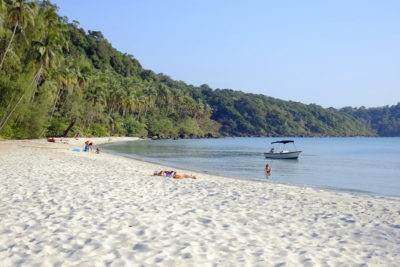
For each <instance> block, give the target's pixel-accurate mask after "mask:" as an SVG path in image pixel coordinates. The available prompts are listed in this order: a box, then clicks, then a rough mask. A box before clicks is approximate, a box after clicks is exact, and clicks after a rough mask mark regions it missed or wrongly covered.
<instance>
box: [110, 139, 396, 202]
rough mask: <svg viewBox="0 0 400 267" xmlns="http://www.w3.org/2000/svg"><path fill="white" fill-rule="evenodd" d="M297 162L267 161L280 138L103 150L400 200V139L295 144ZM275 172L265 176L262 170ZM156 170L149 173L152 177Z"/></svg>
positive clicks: (301, 141)
mask: <svg viewBox="0 0 400 267" xmlns="http://www.w3.org/2000/svg"><path fill="white" fill-rule="evenodd" d="M291 139H293V140H295V141H296V146H297V148H298V149H299V150H302V151H304V152H303V154H302V155H301V156H300V158H299V159H298V160H273V159H265V158H264V155H263V153H264V152H266V151H268V150H269V148H270V143H271V142H272V141H276V140H279V138H261V137H260V138H253V137H252V138H221V139H186V140H158V141H135V142H127V143H121V144H109V145H106V146H104V147H103V149H104V150H106V151H109V152H113V153H119V154H123V155H125V156H129V157H133V158H138V159H142V160H147V161H151V162H156V163H161V164H165V165H168V166H172V167H179V168H185V169H189V170H193V171H197V172H206V173H211V174H218V175H223V176H229V177H235V178H240V179H248V180H259V181H266V182H278V183H289V184H297V185H311V186H317V187H322V188H329V189H335V190H345V191H351V192H359V193H367V194H372V195H380V196H396V197H400V138H291ZM266 163H268V164H270V165H271V166H272V174H271V175H270V176H266V175H265V172H264V166H265V164H266ZM152 172H153V170H149V173H152Z"/></svg>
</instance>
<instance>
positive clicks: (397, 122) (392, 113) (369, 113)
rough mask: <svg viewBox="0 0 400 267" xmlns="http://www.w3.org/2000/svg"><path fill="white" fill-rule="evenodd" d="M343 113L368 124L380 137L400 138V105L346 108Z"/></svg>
mask: <svg viewBox="0 0 400 267" xmlns="http://www.w3.org/2000/svg"><path fill="white" fill-rule="evenodd" d="M341 111H343V112H346V113H348V114H350V115H352V116H354V117H356V118H357V119H360V120H362V121H364V122H366V123H368V125H369V126H370V127H371V128H373V129H375V130H376V131H377V133H378V135H379V136H400V103H397V105H394V106H384V107H379V108H368V109H367V108H365V107H360V108H351V107H345V108H342V109H341Z"/></svg>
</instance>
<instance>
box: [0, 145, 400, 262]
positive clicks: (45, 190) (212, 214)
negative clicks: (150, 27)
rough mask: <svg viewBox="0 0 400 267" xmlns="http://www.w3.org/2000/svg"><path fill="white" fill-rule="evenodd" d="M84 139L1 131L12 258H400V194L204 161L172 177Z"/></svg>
mask: <svg viewBox="0 0 400 267" xmlns="http://www.w3.org/2000/svg"><path fill="white" fill-rule="evenodd" d="M92 140H93V141H94V145H95V146H96V145H98V144H100V143H104V142H108V138H102V139H101V138H94V139H92ZM125 140H133V139H129V138H112V141H125ZM84 141H85V140H84V139H83V138H81V139H79V140H75V139H69V144H68V145H67V144H62V143H48V142H46V141H45V140H23V141H1V142H0V169H1V172H0V201H1V205H0V221H1V224H0V263H1V266H15V265H29V266H30V265H35V264H39V265H46V264H47V265H51V266H53V265H58V264H61V263H62V264H64V265H66V266H71V265H80V266H82V265H83V266H93V265H105V264H110V265H112V266H123V265H126V266H131V265H132V264H135V265H137V264H144V265H157V266H171V265H174V266H182V265H183V266H198V265H201V266H211V265H213V264H219V265H235V266H238V265H239V266H244V265H247V266H248V265H250V266H257V265H259V266H283V265H284V264H286V265H289V266H298V265H306V266H312V265H326V266H337V265H346V266H347V265H362V264H366V265H370V266H395V265H396V264H397V262H400V252H399V248H400V200H399V199H393V198H387V197H371V196H363V195H353V194H348V193H342V192H331V191H324V190H319V189H315V188H308V187H300V186H293V185H282V184H269V183H258V182H254V181H251V182H249V181H245V180H238V179H230V178H223V177H218V176H213V175H209V174H204V173H194V174H196V175H197V176H198V179H196V180H192V179H187V180H186V179H185V180H172V179H166V178H163V177H157V176H152V175H151V174H152V173H153V171H154V170H157V169H160V168H164V166H160V165H157V164H153V163H148V162H142V161H139V160H135V159H131V158H129V159H128V158H124V157H120V156H115V155H112V154H107V153H101V154H98V155H97V154H95V153H83V152H73V151H71V149H72V148H82V147H83V142H84Z"/></svg>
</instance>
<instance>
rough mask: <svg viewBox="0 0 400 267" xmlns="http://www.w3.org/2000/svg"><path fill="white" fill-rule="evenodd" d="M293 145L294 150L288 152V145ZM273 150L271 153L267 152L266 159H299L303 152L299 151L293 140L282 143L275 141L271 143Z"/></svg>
mask: <svg viewBox="0 0 400 267" xmlns="http://www.w3.org/2000/svg"><path fill="white" fill-rule="evenodd" d="M287 144H292V145H293V147H294V149H293V150H287V148H286V145H287ZM271 145H272V148H271V149H270V151H269V152H265V153H264V155H265V158H270V159H297V158H298V157H299V156H300V154H301V152H302V151H300V150H297V148H296V146H295V144H294V141H293V140H282V141H275V142H272V143H271Z"/></svg>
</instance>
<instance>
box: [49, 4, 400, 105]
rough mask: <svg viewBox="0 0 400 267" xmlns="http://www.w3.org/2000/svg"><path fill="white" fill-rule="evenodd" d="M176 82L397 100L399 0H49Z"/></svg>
mask: <svg viewBox="0 0 400 267" xmlns="http://www.w3.org/2000/svg"><path fill="white" fill-rule="evenodd" d="M53 2H54V3H56V4H57V5H58V6H59V7H60V12H59V13H60V15H63V16H67V17H68V18H69V19H70V21H72V20H77V21H79V22H80V25H81V27H82V28H84V29H85V30H100V31H101V32H102V33H103V34H104V36H105V37H106V38H107V39H108V40H109V41H110V42H111V43H112V45H113V46H114V47H115V48H117V49H118V50H120V51H121V52H124V53H129V54H132V55H134V56H135V58H137V59H138V60H139V61H140V62H141V64H142V66H143V67H144V68H146V69H151V70H153V71H155V72H157V73H164V74H166V75H169V76H170V77H171V78H173V79H175V80H182V81H184V82H186V83H189V84H193V85H201V84H204V83H206V84H209V85H210V86H211V87H212V88H214V89H215V88H230V89H234V90H241V91H244V92H251V93H260V94H265V95H268V96H272V97H276V98H280V99H284V100H293V101H298V102H303V103H306V104H309V103H316V104H318V105H321V106H324V107H336V108H339V107H343V106H357V107H359V106H362V105H364V106H366V107H375V106H384V105H394V104H397V103H398V102H400V15H399V14H400V1H398V0H392V1H388V0H380V1H376V0H374V1H372V0H371V1H369V0H354V1H352V0H335V1H324V0H315V1H308V0H305V1H298V0H282V1H272V0H271V1H268V0H249V1H240V0H114V1H109V0H108V1H106V0H55V1H54V0H53Z"/></svg>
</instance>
